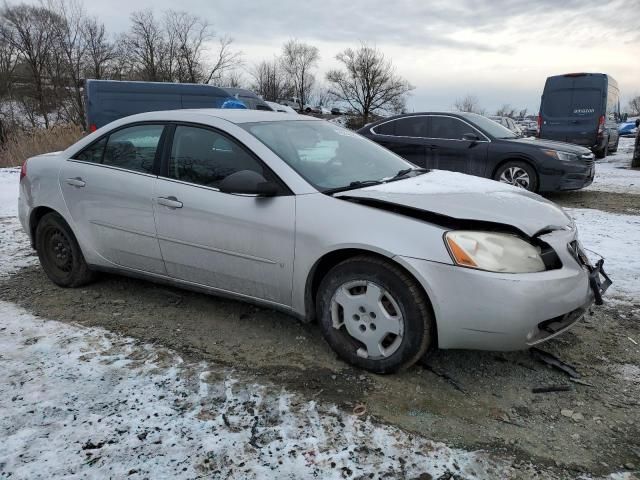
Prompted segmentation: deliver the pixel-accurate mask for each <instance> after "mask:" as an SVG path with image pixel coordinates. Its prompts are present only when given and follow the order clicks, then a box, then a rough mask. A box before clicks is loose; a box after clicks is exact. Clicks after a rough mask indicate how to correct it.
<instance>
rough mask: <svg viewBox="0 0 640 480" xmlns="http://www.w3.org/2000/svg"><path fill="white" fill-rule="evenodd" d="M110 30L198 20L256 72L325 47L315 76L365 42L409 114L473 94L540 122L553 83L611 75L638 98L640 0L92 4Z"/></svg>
mask: <svg viewBox="0 0 640 480" xmlns="http://www.w3.org/2000/svg"><path fill="white" fill-rule="evenodd" d="M83 1H84V4H85V8H86V10H87V13H89V14H90V15H96V16H98V17H99V18H100V19H101V20H102V21H103V22H104V23H105V24H106V26H107V28H108V29H109V30H110V31H112V32H121V31H124V30H126V29H127V28H128V16H129V14H130V13H131V12H132V11H134V10H140V9H144V8H151V9H153V10H154V11H157V12H158V13H161V12H162V11H163V10H164V9H168V8H173V9H177V10H185V11H188V12H192V13H196V14H198V15H201V16H202V17H204V18H206V19H207V20H208V21H210V22H211V23H212V24H213V26H214V28H215V30H216V32H217V33H218V34H226V35H230V36H231V37H233V39H234V44H235V47H236V48H237V49H239V50H242V52H243V53H244V59H245V62H246V63H247V64H248V65H251V64H252V63H254V62H256V61H259V60H261V59H263V58H271V57H272V56H273V55H274V54H277V53H279V51H280V47H281V45H282V43H283V42H284V41H285V40H287V39H289V38H292V37H295V38H297V39H299V40H302V41H305V42H308V43H310V44H313V45H315V46H317V47H318V48H319V49H320V55H321V62H320V65H319V68H318V75H317V76H318V78H320V79H322V78H323V77H324V75H323V73H324V72H326V70H327V69H329V68H331V67H334V66H336V65H337V62H336V60H335V55H336V53H338V52H339V51H341V50H343V49H344V48H346V47H349V46H357V45H358V44H359V43H360V42H362V41H365V42H368V43H370V44H375V45H376V46H377V47H379V48H380V49H381V50H382V51H383V52H384V53H385V55H386V56H387V57H388V58H390V59H391V60H392V61H393V63H394V65H395V66H396V69H397V71H398V73H399V74H401V75H402V76H404V77H405V78H407V79H408V80H409V81H410V82H411V83H412V84H413V85H414V86H415V87H416V88H415V90H414V91H413V94H412V95H411V97H410V99H409V107H410V109H411V110H415V111H418V110H436V109H438V110H440V109H450V108H451V107H452V105H453V102H454V101H455V99H456V98H458V97H462V96H464V95H465V94H467V93H469V94H473V95H475V96H477V97H478V99H479V100H480V104H481V106H483V107H485V108H487V110H489V111H491V112H492V111H494V110H495V109H496V108H498V107H499V106H500V105H502V104H504V103H509V104H511V105H513V106H514V107H517V108H524V107H527V108H528V109H529V111H530V112H537V110H538V107H539V102H540V94H541V93H542V87H543V85H544V80H545V78H546V77H547V76H549V75H555V74H559V73H567V72H576V71H586V72H604V73H608V74H610V75H612V76H613V77H614V78H615V79H617V80H618V82H619V84H620V90H621V94H622V96H623V100H624V101H625V103H626V100H628V99H629V98H630V97H631V96H632V95H640V0H616V1H607V0H562V1H557V0H510V1H500V0H494V1H481V0H460V1H455V0H448V1H447V0H445V1H439V0H436V1H426V0H366V1H364V0H349V1H348V2H347V1H344V0H317V1H314V0H271V1H262V0H182V1H180V2H176V1H175V0H106V1H96V0H83Z"/></svg>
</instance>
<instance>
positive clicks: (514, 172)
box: [493, 160, 538, 192]
mask: <svg viewBox="0 0 640 480" xmlns="http://www.w3.org/2000/svg"><path fill="white" fill-rule="evenodd" d="M493 179H494V180H497V181H498V182H501V183H508V184H509V185H513V186H515V187H519V188H524V189H525V190H529V191H530V192H535V191H536V190H537V189H538V175H537V174H536V171H535V169H534V168H533V167H532V166H531V165H529V164H528V163H526V162H521V161H517V160H512V161H508V162H506V163H503V164H502V165H500V167H499V168H498V170H496V173H495V175H494V176H493Z"/></svg>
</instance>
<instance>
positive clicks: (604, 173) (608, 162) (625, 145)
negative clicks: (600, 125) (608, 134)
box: [585, 137, 640, 209]
mask: <svg viewBox="0 0 640 480" xmlns="http://www.w3.org/2000/svg"><path fill="white" fill-rule="evenodd" d="M634 142H635V138H631V137H620V143H619V145H618V151H617V152H616V153H612V154H610V155H608V156H607V157H606V158H604V159H602V160H597V161H596V176H595V178H594V179H593V183H592V184H591V185H589V186H588V187H587V188H585V190H598V191H602V192H616V193H633V194H635V195H640V170H631V168H630V167H631V157H632V156H633V147H634ZM638 208H639V209H640V206H639V207H638Z"/></svg>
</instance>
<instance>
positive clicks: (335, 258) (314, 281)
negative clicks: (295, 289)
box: [304, 248, 438, 347]
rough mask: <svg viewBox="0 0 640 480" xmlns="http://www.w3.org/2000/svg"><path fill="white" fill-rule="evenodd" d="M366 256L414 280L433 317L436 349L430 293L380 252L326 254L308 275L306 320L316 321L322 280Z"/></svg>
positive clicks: (351, 250) (359, 250)
mask: <svg viewBox="0 0 640 480" xmlns="http://www.w3.org/2000/svg"><path fill="white" fill-rule="evenodd" d="M362 255H366V256H369V257H373V258H377V259H380V260H383V261H385V262H387V263H389V264H390V265H393V266H394V267H395V268H398V269H400V270H401V271H402V272H403V273H404V274H406V275H407V276H408V277H409V278H411V279H413V280H414V281H415V282H416V284H417V286H418V287H419V288H420V291H421V292H422V293H423V294H424V296H425V298H426V300H427V304H428V306H429V308H430V310H431V315H432V317H433V326H434V344H433V345H434V347H437V345H438V322H437V318H436V314H435V309H434V308H433V304H432V302H431V297H430V296H429V293H428V292H427V290H426V289H425V288H424V285H423V283H422V282H421V281H420V280H418V279H417V278H416V276H415V274H414V272H412V271H411V270H409V269H408V268H407V267H406V266H405V265H403V264H402V263H400V262H398V261H396V260H395V259H394V258H393V257H389V256H387V255H383V254H381V253H379V252H375V251H372V250H366V249H363V248H340V249H337V250H333V251H331V252H327V253H325V254H324V255H323V256H322V257H320V258H319V259H318V260H317V261H316V262H315V263H314V264H313V266H312V267H311V269H310V270H309V273H308V275H307V280H306V284H305V294H304V297H305V318H306V320H307V321H309V322H313V321H315V320H316V296H317V294H318V289H319V287H320V283H321V282H322V279H323V278H324V277H325V276H326V274H327V273H328V272H329V271H330V270H331V269H332V268H333V267H334V266H336V265H338V264H339V263H341V262H343V261H345V260H347V259H349V258H352V257H358V256H362Z"/></svg>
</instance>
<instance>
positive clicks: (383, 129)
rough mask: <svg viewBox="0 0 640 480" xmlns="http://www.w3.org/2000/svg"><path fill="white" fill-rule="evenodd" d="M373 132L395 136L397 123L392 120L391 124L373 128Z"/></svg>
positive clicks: (387, 123) (386, 123)
mask: <svg viewBox="0 0 640 480" xmlns="http://www.w3.org/2000/svg"><path fill="white" fill-rule="evenodd" d="M373 131H374V132H375V133H377V134H378V135H395V134H396V122H395V120H392V121H391V122H385V123H381V124H380V125H376V126H375V127H373Z"/></svg>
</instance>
